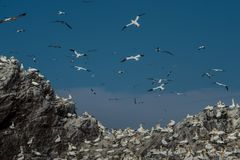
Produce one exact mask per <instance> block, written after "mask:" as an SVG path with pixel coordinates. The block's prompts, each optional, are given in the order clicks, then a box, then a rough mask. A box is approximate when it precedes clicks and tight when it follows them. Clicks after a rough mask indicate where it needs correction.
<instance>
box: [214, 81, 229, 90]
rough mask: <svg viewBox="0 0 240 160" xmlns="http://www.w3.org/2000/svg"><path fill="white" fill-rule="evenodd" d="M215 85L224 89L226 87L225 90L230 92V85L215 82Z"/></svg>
mask: <svg viewBox="0 0 240 160" xmlns="http://www.w3.org/2000/svg"><path fill="white" fill-rule="evenodd" d="M214 84H216V85H218V86H222V87H225V89H226V90H227V91H228V89H229V88H228V85H226V84H223V83H220V82H214Z"/></svg>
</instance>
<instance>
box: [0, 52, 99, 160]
mask: <svg viewBox="0 0 240 160" xmlns="http://www.w3.org/2000/svg"><path fill="white" fill-rule="evenodd" d="M98 135H99V127H98V121H97V120H96V119H94V118H93V117H91V116H89V115H87V114H84V115H83V116H81V117H77V116H76V113H75V105H74V103H73V102H72V101H71V100H70V99H64V98H60V97H57V96H56V95H55V94H54V91H53V89H52V88H51V86H50V82H49V81H48V80H45V79H44V77H43V76H42V75H41V74H40V73H39V72H38V70H37V69H33V68H31V69H29V70H28V71H25V70H23V68H22V67H21V65H20V63H19V62H18V61H17V60H16V59H14V58H10V59H7V58H6V57H3V56H2V57H0V159H1V160H7V159H19V160H20V159H53V158H56V157H58V156H61V155H62V154H63V156H64V154H66V152H65V151H66V150H67V148H68V143H71V144H74V145H76V146H80V144H81V142H82V141H83V140H85V139H89V140H91V139H93V138H94V137H97V136H98ZM58 137H60V140H59V142H56V141H55V140H56V139H57V138H58ZM66 155H67V154H66Z"/></svg>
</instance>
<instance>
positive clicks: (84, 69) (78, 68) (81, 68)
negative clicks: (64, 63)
mask: <svg viewBox="0 0 240 160" xmlns="http://www.w3.org/2000/svg"><path fill="white" fill-rule="evenodd" d="M74 67H75V68H77V70H78V71H80V70H83V71H87V72H90V70H89V69H87V68H83V67H79V66H74Z"/></svg>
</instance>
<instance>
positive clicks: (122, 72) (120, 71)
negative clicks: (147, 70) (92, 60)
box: [117, 70, 125, 74]
mask: <svg viewBox="0 0 240 160" xmlns="http://www.w3.org/2000/svg"><path fill="white" fill-rule="evenodd" d="M117 73H118V74H124V73H125V71H123V70H118V71H117Z"/></svg>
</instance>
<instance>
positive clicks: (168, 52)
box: [162, 51, 174, 56]
mask: <svg viewBox="0 0 240 160" xmlns="http://www.w3.org/2000/svg"><path fill="white" fill-rule="evenodd" d="M162 53H166V54H169V55H171V56H174V54H173V53H172V52H170V51H162Z"/></svg>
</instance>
